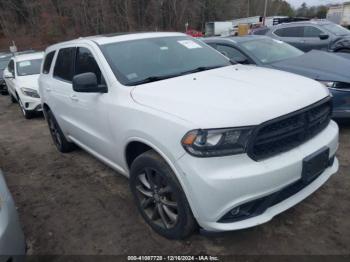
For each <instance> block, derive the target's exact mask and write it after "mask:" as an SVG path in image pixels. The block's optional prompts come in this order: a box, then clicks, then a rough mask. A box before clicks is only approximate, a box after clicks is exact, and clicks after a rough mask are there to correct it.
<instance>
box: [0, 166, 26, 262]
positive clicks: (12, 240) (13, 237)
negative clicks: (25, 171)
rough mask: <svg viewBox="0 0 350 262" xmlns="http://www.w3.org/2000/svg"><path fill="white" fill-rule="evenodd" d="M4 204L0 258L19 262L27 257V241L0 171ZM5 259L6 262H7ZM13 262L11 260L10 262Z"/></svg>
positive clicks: (0, 186)
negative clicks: (22, 257) (23, 257)
mask: <svg viewBox="0 0 350 262" xmlns="http://www.w3.org/2000/svg"><path fill="white" fill-rule="evenodd" d="M0 184H1V185H0V189H1V192H0V193H1V197H2V200H1V201H2V204H1V210H0V256H1V257H2V258H3V257H7V259H10V258H12V259H13V260H12V261H18V260H20V259H21V257H20V256H24V255H25V240H24V234H23V231H22V228H21V226H20V223H19V218H18V214H17V210H16V207H15V204H14V201H13V199H12V197H11V195H10V193H9V191H8V190H7V188H6V187H5V180H4V179H3V176H2V174H1V171H0ZM7 259H5V261H7ZM9 261H11V260H9Z"/></svg>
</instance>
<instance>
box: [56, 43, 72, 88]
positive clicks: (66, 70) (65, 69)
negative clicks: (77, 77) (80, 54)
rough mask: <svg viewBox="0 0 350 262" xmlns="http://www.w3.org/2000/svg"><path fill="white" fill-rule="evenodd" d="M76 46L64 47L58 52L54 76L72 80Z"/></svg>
mask: <svg viewBox="0 0 350 262" xmlns="http://www.w3.org/2000/svg"><path fill="white" fill-rule="evenodd" d="M75 50H76V48H75V47H70V48H63V49H61V50H60V51H59V52H58V55H57V59H56V65H55V69H54V72H53V75H54V77H57V78H60V79H62V80H66V81H69V82H71V81H72V79H73V72H74V58H75Z"/></svg>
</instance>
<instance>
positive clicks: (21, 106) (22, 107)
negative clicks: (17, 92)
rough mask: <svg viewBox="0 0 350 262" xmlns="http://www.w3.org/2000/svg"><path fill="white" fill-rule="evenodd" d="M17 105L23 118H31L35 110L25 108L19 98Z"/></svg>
mask: <svg viewBox="0 0 350 262" xmlns="http://www.w3.org/2000/svg"><path fill="white" fill-rule="evenodd" d="M18 105H19V108H20V109H21V112H22V114H23V116H24V118H25V119H32V118H33V117H34V116H35V112H33V111H30V110H26V109H25V108H24V105H23V103H22V101H21V99H18Z"/></svg>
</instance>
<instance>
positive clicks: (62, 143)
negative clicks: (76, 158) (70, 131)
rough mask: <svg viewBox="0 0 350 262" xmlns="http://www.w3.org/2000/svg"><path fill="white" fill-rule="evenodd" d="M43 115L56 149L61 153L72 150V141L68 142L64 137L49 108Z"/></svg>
mask: <svg viewBox="0 0 350 262" xmlns="http://www.w3.org/2000/svg"><path fill="white" fill-rule="evenodd" d="M45 116H46V120H47V123H48V125H49V129H50V134H51V137H52V140H53V142H54V144H55V146H56V147H57V149H58V151H60V152H61V153H69V152H71V151H73V150H74V149H75V145H74V144H73V143H70V142H68V140H67V139H66V138H65V136H64V134H63V132H62V130H61V128H60V127H59V125H58V123H57V121H56V118H55V117H54V115H53V113H52V112H51V111H50V110H48V111H46V112H45Z"/></svg>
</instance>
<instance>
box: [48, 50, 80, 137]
mask: <svg viewBox="0 0 350 262" xmlns="http://www.w3.org/2000/svg"><path fill="white" fill-rule="evenodd" d="M75 54H76V47H65V48H61V49H60V50H58V54H57V57H56V62H55V66H54V68H53V76H52V78H51V81H50V85H49V86H47V87H46V88H48V90H46V91H48V92H51V94H50V95H49V97H50V98H49V99H50V107H51V109H52V111H53V114H54V115H55V118H56V120H57V121H58V123H59V125H60V127H61V128H62V130H63V132H64V133H65V135H68V134H70V133H71V132H72V129H73V128H74V123H73V118H72V114H71V110H72V109H71V98H70V96H71V94H72V79H73V74H74V61H75Z"/></svg>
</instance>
